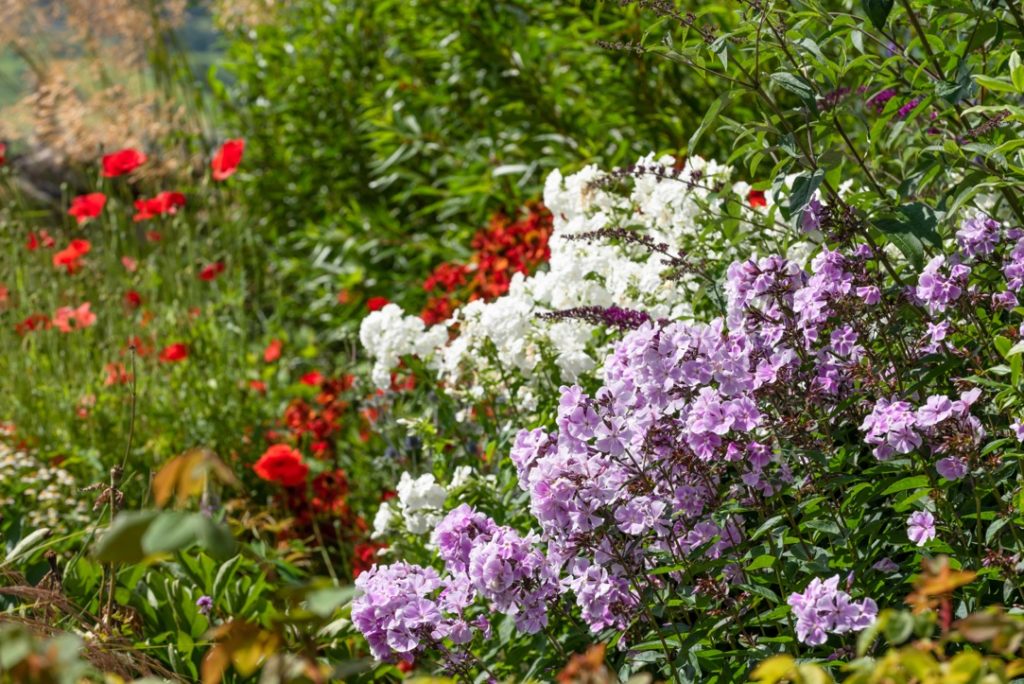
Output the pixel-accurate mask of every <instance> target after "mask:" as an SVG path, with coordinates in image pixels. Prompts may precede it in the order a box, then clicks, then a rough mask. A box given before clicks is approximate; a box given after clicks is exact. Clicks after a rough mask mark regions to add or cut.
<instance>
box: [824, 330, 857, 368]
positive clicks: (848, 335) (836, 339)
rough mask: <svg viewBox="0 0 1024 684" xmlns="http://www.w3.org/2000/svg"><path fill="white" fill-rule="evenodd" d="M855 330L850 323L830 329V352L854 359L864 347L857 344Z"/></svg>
mask: <svg viewBox="0 0 1024 684" xmlns="http://www.w3.org/2000/svg"><path fill="white" fill-rule="evenodd" d="M857 339H858V335H857V331H856V330H854V329H853V326H851V325H842V326H839V327H838V328H836V329H835V330H833V331H832V335H831V337H830V339H829V341H830V343H831V348H832V353H833V354H835V355H836V356H839V357H843V358H846V357H849V358H850V360H851V361H856V360H857V359H859V358H860V355H861V354H862V353H863V352H864V348H863V347H861V346H859V345H858V344H857Z"/></svg>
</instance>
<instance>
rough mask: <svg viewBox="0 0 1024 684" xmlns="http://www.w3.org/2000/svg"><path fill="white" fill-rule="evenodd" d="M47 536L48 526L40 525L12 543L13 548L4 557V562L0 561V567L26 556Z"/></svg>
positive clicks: (48, 532) (48, 533) (48, 534)
mask: <svg viewBox="0 0 1024 684" xmlns="http://www.w3.org/2000/svg"><path fill="white" fill-rule="evenodd" d="M49 536H50V528H48V527H42V528H40V529H38V530H35V531H34V532H32V533H31V534H29V535H27V536H26V537H25V538H24V539H22V540H20V541H19V542H18V543H17V544H15V545H14V548H13V549H11V552H10V553H8V554H7V557H6V558H4V562H3V563H0V568H2V567H4V566H7V565H11V564H13V563H14V562H15V561H17V560H19V559H21V558H22V557H24V556H28V555H29V554H31V553H32V552H33V551H34V550H35V549H36V547H37V546H38V545H39V544H40V543H42V542H43V541H45V540H46V539H47V538H48V537H49Z"/></svg>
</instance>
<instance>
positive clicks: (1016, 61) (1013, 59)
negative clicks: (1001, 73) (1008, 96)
mask: <svg viewBox="0 0 1024 684" xmlns="http://www.w3.org/2000/svg"><path fill="white" fill-rule="evenodd" d="M1009 66H1010V80H1011V81H1013V87H1014V88H1016V89H1017V92H1018V93H1024V65H1022V64H1021V63H1020V55H1019V54H1018V53H1017V51H1016V50H1014V51H1013V54H1011V55H1010V63H1009Z"/></svg>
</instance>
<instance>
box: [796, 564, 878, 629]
mask: <svg viewBox="0 0 1024 684" xmlns="http://www.w3.org/2000/svg"><path fill="white" fill-rule="evenodd" d="M787 603H788V604H789V606H790V607H791V608H792V609H793V613H794V614H795V615H796V638H797V639H798V640H799V641H801V642H802V643H805V644H809V645H811V646H820V645H821V644H823V643H825V641H826V640H827V639H828V635H829V634H846V633H847V632H859V631H860V630H862V629H865V628H866V627H868V626H870V625H871V623H872V622H874V621H875V617H876V616H877V615H878V606H877V605H875V602H874V601H873V600H872V599H870V598H866V599H864V600H863V601H854V600H853V599H852V597H851V596H850V595H849V594H847V593H846V592H845V591H843V590H842V589H840V588H839V575H835V576H834V577H831V578H829V579H827V580H825V581H824V582H823V581H821V579H820V578H818V577H815V578H814V579H813V580H811V583H810V584H808V585H807V588H806V589H804V591H803V593H800V594H798V593H793V594H790V596H789V599H788V600H787Z"/></svg>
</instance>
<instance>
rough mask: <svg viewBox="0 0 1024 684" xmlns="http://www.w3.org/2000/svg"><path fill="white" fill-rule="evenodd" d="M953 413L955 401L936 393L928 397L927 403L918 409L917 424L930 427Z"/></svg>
mask: <svg viewBox="0 0 1024 684" xmlns="http://www.w3.org/2000/svg"><path fill="white" fill-rule="evenodd" d="M952 415H953V402H952V401H951V400H950V399H949V397H944V396H942V395H940V394H936V395H933V396H930V397H928V401H926V402H925V405H924V406H922V407H921V408H919V409H917V424H918V425H921V426H923V427H930V426H932V425H935V424H937V423H941V422H942V421H944V420H946V419H947V418H949V417H950V416H952Z"/></svg>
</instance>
